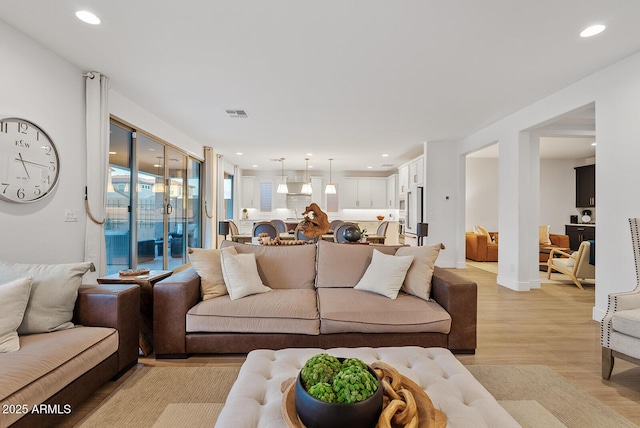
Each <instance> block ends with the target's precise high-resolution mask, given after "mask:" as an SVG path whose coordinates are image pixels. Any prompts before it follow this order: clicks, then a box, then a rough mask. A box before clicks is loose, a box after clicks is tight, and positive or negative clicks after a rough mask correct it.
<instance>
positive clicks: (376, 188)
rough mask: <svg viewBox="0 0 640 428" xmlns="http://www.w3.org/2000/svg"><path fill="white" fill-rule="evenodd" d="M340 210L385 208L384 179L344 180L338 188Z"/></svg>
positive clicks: (385, 188) (385, 189) (385, 184)
mask: <svg viewBox="0 0 640 428" xmlns="http://www.w3.org/2000/svg"><path fill="white" fill-rule="evenodd" d="M340 199H341V206H342V208H346V209H350V208H385V207H386V201H387V182H386V179H384V178H345V179H343V181H342V185H341V187H340Z"/></svg>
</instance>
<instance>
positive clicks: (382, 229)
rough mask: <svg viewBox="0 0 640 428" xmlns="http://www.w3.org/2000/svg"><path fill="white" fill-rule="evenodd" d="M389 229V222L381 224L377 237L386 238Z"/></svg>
mask: <svg viewBox="0 0 640 428" xmlns="http://www.w3.org/2000/svg"><path fill="white" fill-rule="evenodd" d="M387 227H389V222H388V221H383V222H382V223H380V226H378V230H377V231H376V235H378V236H385V235H386V234H387Z"/></svg>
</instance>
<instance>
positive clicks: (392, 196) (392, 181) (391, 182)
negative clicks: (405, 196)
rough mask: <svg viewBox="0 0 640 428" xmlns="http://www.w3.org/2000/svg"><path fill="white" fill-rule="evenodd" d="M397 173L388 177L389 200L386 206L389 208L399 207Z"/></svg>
mask: <svg viewBox="0 0 640 428" xmlns="http://www.w3.org/2000/svg"><path fill="white" fill-rule="evenodd" d="M397 178H398V175H397V174H393V175H390V176H389V177H387V200H386V207H387V208H389V209H394V208H398V201H397V198H396V193H397V192H396V189H397Z"/></svg>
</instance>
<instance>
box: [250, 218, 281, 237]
mask: <svg viewBox="0 0 640 428" xmlns="http://www.w3.org/2000/svg"><path fill="white" fill-rule="evenodd" d="M261 233H267V234H268V235H269V236H270V237H271V239H275V238H276V237H277V236H278V230H277V229H276V227H275V226H274V225H273V223H271V222H270V221H259V222H256V223H254V225H253V233H252V236H254V237H257V236H259V235H260V234H261Z"/></svg>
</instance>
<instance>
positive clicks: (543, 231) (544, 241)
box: [538, 225, 551, 245]
mask: <svg viewBox="0 0 640 428" xmlns="http://www.w3.org/2000/svg"><path fill="white" fill-rule="evenodd" d="M549 227H551V226H550V225H546V226H540V227H539V228H538V238H539V239H538V240H539V241H540V245H551V239H550V238H549Z"/></svg>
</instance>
